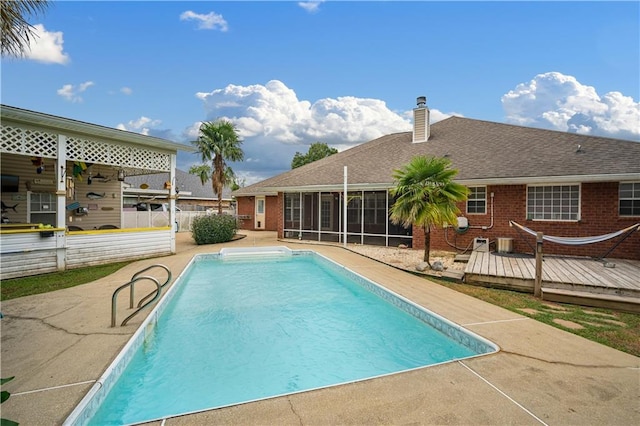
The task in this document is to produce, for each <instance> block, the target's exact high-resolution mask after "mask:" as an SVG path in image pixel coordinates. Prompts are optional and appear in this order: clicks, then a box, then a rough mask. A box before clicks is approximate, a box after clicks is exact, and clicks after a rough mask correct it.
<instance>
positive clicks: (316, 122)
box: [196, 80, 411, 145]
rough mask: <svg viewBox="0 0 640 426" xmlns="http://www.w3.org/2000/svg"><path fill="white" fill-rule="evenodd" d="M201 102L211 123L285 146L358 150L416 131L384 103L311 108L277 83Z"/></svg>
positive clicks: (336, 102) (347, 101)
mask: <svg viewBox="0 0 640 426" xmlns="http://www.w3.org/2000/svg"><path fill="white" fill-rule="evenodd" d="M196 97H198V98H199V99H201V100H202V101H203V102H204V103H205V109H206V110H207V112H208V117H207V118H208V119H215V118H218V117H226V118H228V119H230V120H233V122H235V123H236V124H237V126H238V129H239V131H240V134H241V136H243V137H245V138H247V137H256V136H259V137H264V138H269V139H272V140H274V141H276V142H278V143H284V144H310V143H312V142H314V141H317V140H318V139H322V141H323V142H326V143H329V144H334V143H342V144H349V145H355V144H358V143H361V142H364V141H367V140H370V139H374V138H377V137H379V136H382V135H384V134H387V133H393V132H399V131H405V130H407V131H408V130H410V129H411V123H410V121H409V120H407V119H405V118H402V117H401V116H400V115H398V114H396V113H395V112H393V111H391V110H390V109H388V108H387V106H386V104H385V103H384V101H380V100H377V99H366V98H355V97H352V96H345V97H339V98H337V99H331V98H325V99H320V100H318V101H316V102H315V103H313V104H312V103H311V102H309V101H305V100H299V99H298V97H297V95H296V93H295V92H294V91H293V90H292V89H289V88H288V87H287V86H286V85H284V83H282V82H280V81H278V80H272V81H270V82H268V83H267V84H266V85H264V86H263V85H259V84H256V85H251V86H236V85H229V86H227V87H225V88H224V89H216V90H214V91H212V92H209V93H202V92H201V93H197V94H196Z"/></svg>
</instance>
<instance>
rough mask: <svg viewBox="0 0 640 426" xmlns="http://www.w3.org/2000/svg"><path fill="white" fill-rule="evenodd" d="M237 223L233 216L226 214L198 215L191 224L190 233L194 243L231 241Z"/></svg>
mask: <svg viewBox="0 0 640 426" xmlns="http://www.w3.org/2000/svg"><path fill="white" fill-rule="evenodd" d="M237 229H238V224H237V222H236V219H235V217H233V216H231V215H228V214H220V215H215V214H210V215H206V216H200V217H197V218H195V219H194V220H193V223H192V224H191V235H192V236H193V239H194V241H195V242H196V244H198V245H201V244H215V243H224V242H227V241H231V239H232V238H233V236H234V235H236V231H237Z"/></svg>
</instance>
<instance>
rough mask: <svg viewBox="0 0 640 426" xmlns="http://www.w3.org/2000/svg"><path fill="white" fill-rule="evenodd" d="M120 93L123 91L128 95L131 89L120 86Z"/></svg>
mask: <svg viewBox="0 0 640 426" xmlns="http://www.w3.org/2000/svg"><path fill="white" fill-rule="evenodd" d="M120 93H123V94H125V95H127V96H128V95H130V94H132V93H133V90H131V88H130V87H121V88H120Z"/></svg>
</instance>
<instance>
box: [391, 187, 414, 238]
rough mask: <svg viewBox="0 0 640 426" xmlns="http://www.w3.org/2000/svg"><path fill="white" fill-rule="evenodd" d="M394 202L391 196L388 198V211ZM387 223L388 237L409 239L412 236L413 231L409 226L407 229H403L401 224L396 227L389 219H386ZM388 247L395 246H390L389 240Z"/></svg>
mask: <svg viewBox="0 0 640 426" xmlns="http://www.w3.org/2000/svg"><path fill="white" fill-rule="evenodd" d="M394 202H395V199H391V196H389V211H391V206H393V203H394ZM388 221H389V235H402V236H407V237H411V236H412V235H413V230H412V228H411V226H408V227H406V228H405V227H404V226H402V225H401V224H398V225H394V224H393V222H391V219H389V218H388ZM389 245H390V246H391V245H396V244H391V239H389Z"/></svg>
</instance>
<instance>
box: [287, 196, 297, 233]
mask: <svg viewBox="0 0 640 426" xmlns="http://www.w3.org/2000/svg"><path fill="white" fill-rule="evenodd" d="M284 221H285V228H287V227H296V226H299V222H300V194H299V193H297V192H294V193H286V194H284Z"/></svg>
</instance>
